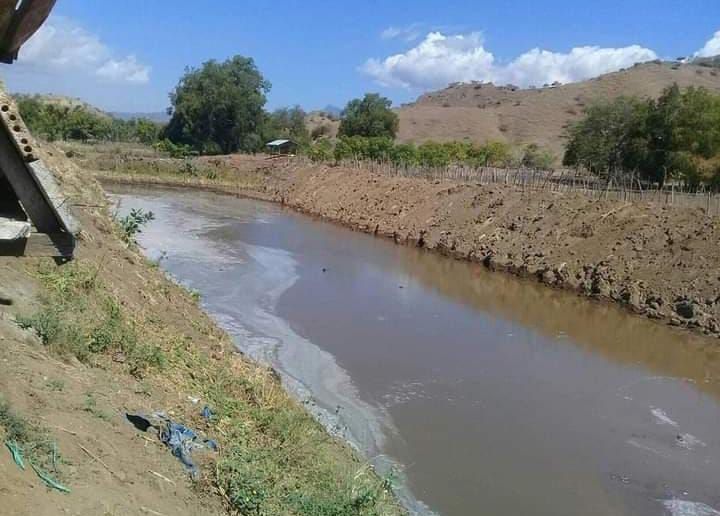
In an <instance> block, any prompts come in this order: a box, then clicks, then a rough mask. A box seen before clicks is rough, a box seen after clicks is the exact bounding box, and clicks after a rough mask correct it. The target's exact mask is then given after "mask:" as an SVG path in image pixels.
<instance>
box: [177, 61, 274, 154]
mask: <svg viewBox="0 0 720 516" xmlns="http://www.w3.org/2000/svg"><path fill="white" fill-rule="evenodd" d="M269 90H270V83H269V82H268V81H266V80H265V79H264V78H263V76H262V74H261V73H260V71H259V70H258V68H257V66H255V62H254V61H253V60H252V59H251V58H247V57H242V56H235V57H232V58H230V59H228V60H227V61H225V62H223V63H219V62H217V61H215V60H211V61H207V62H206V63H204V64H203V65H202V67H200V68H198V69H187V70H186V72H185V75H184V76H183V77H182V78H181V79H180V82H179V83H178V85H177V87H176V88H175V91H173V92H172V93H171V94H170V102H171V104H172V108H171V110H170V113H171V115H172V118H171V119H170V123H169V124H168V126H167V128H166V129H165V131H164V137H167V138H168V139H170V140H171V141H173V142H174V143H180V144H187V145H191V146H192V147H193V148H195V149H196V150H197V151H199V152H203V153H220V152H221V153H231V152H236V151H249V152H252V151H256V150H258V149H260V148H261V146H262V144H263V143H264V142H263V141H262V132H261V131H262V128H263V123H264V121H265V114H264V111H263V107H264V106H265V101H266V97H265V95H266V93H267V92H268V91H269Z"/></svg>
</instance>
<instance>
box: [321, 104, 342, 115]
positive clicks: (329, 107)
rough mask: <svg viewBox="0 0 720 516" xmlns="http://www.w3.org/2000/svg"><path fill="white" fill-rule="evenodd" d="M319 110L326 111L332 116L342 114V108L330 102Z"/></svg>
mask: <svg viewBox="0 0 720 516" xmlns="http://www.w3.org/2000/svg"><path fill="white" fill-rule="evenodd" d="M320 111H321V112H323V113H327V114H328V115H330V116H332V117H334V118H340V115H341V114H342V108H339V107H337V106H333V105H332V104H328V105H327V106H325V107H324V108H322V109H321V110H320Z"/></svg>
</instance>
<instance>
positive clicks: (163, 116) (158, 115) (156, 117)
mask: <svg viewBox="0 0 720 516" xmlns="http://www.w3.org/2000/svg"><path fill="white" fill-rule="evenodd" d="M110 115H111V116H112V117H114V118H119V119H120V120H132V119H133V118H145V119H147V120H152V121H153V122H157V123H159V124H167V123H168V122H169V121H170V115H168V114H167V112H166V111H153V112H150V113H125V112H118V111H115V112H112V113H110Z"/></svg>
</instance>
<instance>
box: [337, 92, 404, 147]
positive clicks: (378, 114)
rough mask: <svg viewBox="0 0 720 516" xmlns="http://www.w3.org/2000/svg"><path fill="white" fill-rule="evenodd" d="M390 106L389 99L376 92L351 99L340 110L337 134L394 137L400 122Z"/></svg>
mask: <svg viewBox="0 0 720 516" xmlns="http://www.w3.org/2000/svg"><path fill="white" fill-rule="evenodd" d="M391 106H392V102H391V101H390V100H389V99H386V98H385V97H381V96H380V95H378V94H377V93H367V94H366V95H365V97H363V98H362V99H354V100H351V101H350V102H348V105H347V106H346V107H345V109H344V110H343V112H342V119H341V121H340V131H339V135H340V136H364V137H366V138H383V137H384V138H395V134H397V130H398V126H399V123H400V122H399V119H398V116H397V114H396V113H395V112H393V111H392V110H391V109H390V107H391Z"/></svg>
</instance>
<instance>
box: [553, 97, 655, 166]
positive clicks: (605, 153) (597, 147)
mask: <svg viewBox="0 0 720 516" xmlns="http://www.w3.org/2000/svg"><path fill="white" fill-rule="evenodd" d="M649 108H650V105H649V104H648V102H645V101H641V100H638V99H634V98H629V97H620V98H617V99H615V100H613V101H610V102H601V103H598V104H595V105H593V106H591V107H589V108H588V109H587V110H586V112H585V118H584V119H583V120H581V121H580V122H578V123H577V124H576V125H574V126H573V127H572V128H571V129H570V130H569V134H568V144H567V146H566V149H565V156H564V158H563V164H564V165H566V166H571V167H576V166H579V167H585V168H587V169H588V170H591V171H592V172H595V173H599V174H612V173H615V172H618V171H623V170H637V169H638V168H640V167H641V166H642V164H643V163H644V162H645V160H646V159H647V149H648V132H647V121H648V115H649V113H650V111H649Z"/></svg>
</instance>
